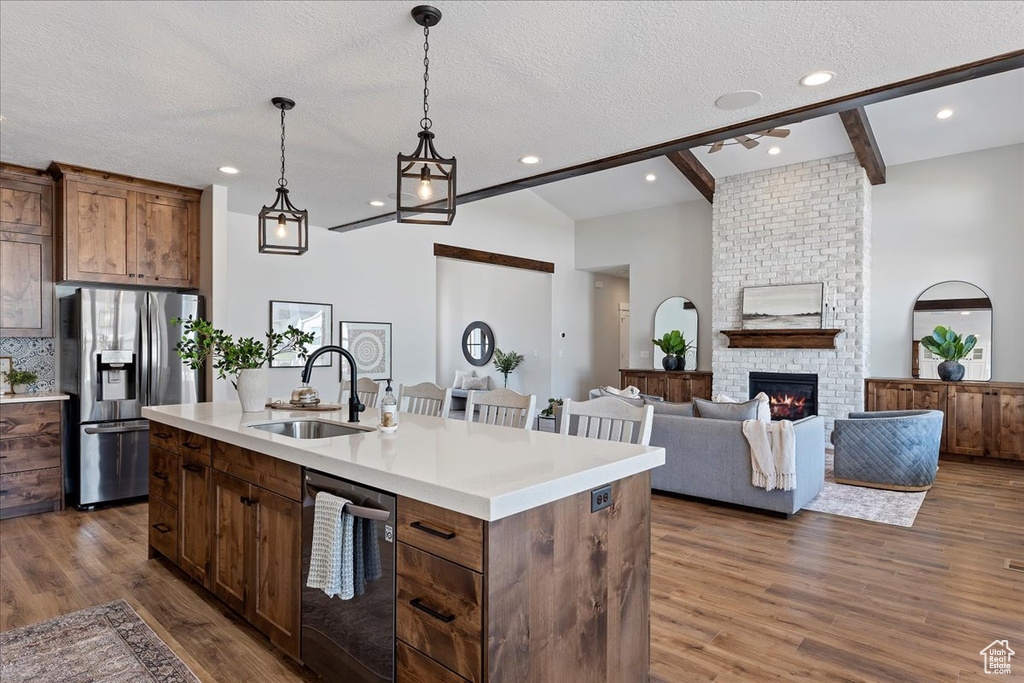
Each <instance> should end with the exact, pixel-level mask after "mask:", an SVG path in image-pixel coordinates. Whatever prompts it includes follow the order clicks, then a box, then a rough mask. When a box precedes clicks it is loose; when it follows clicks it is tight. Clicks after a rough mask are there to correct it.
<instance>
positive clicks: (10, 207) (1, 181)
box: [0, 173, 53, 237]
mask: <svg viewBox="0 0 1024 683" xmlns="http://www.w3.org/2000/svg"><path fill="white" fill-rule="evenodd" d="M0 230H3V231H5V232H20V233H26V234H29V235H43V236H45V237H52V236H53V182H52V181H50V180H46V179H44V178H40V179H39V181H38V182H30V181H27V180H23V179H19V178H18V177H17V175H16V174H7V173H4V174H0Z"/></svg>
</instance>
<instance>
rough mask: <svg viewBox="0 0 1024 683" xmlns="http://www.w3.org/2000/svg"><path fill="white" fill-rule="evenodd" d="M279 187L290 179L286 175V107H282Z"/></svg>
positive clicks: (283, 185)
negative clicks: (286, 178)
mask: <svg viewBox="0 0 1024 683" xmlns="http://www.w3.org/2000/svg"><path fill="white" fill-rule="evenodd" d="M277 184H278V186H279V187H285V186H286V185H287V184H288V181H287V180H285V177H284V108H282V109H281V179H280V180H278V181H277Z"/></svg>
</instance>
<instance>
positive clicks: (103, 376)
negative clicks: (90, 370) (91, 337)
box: [96, 349, 135, 401]
mask: <svg viewBox="0 0 1024 683" xmlns="http://www.w3.org/2000/svg"><path fill="white" fill-rule="evenodd" d="M96 365H97V367H96V370H97V374H98V375H99V378H100V396H99V400H101V401H124V400H128V399H133V398H135V354H134V353H132V352H131V351H125V350H120V349H108V350H106V351H100V353H99V356H98V359H97V363H96Z"/></svg>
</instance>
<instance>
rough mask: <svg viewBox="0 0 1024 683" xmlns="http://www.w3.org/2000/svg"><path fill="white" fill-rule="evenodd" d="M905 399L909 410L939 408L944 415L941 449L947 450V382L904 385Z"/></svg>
mask: <svg viewBox="0 0 1024 683" xmlns="http://www.w3.org/2000/svg"><path fill="white" fill-rule="evenodd" d="M902 389H903V400H904V405H905V408H906V409H907V410H938V411H939V412H941V413H942V416H943V425H942V439H941V441H940V443H939V450H940V451H942V452H943V453H944V452H946V446H947V441H946V434H947V429H946V424H945V421H946V419H947V418H948V416H947V415H946V408H947V406H948V404H949V390H948V388H947V387H946V385H945V384H906V385H904V386H903V387H902Z"/></svg>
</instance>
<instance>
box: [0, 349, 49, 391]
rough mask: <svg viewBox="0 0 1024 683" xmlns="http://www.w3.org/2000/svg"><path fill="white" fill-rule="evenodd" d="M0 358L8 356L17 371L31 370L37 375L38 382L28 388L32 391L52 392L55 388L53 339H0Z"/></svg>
mask: <svg viewBox="0 0 1024 683" xmlns="http://www.w3.org/2000/svg"><path fill="white" fill-rule="evenodd" d="M0 356H10V357H11V358H12V359H13V363H14V367H15V369H17V370H31V371H32V372H34V373H36V374H37V375H39V381H37V382H36V383H35V385H33V386H32V387H30V388H31V389H32V390H34V391H54V389H55V388H56V370H55V367H54V366H55V365H56V362H57V361H56V357H55V356H54V340H53V339H43V338H39V337H0Z"/></svg>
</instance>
